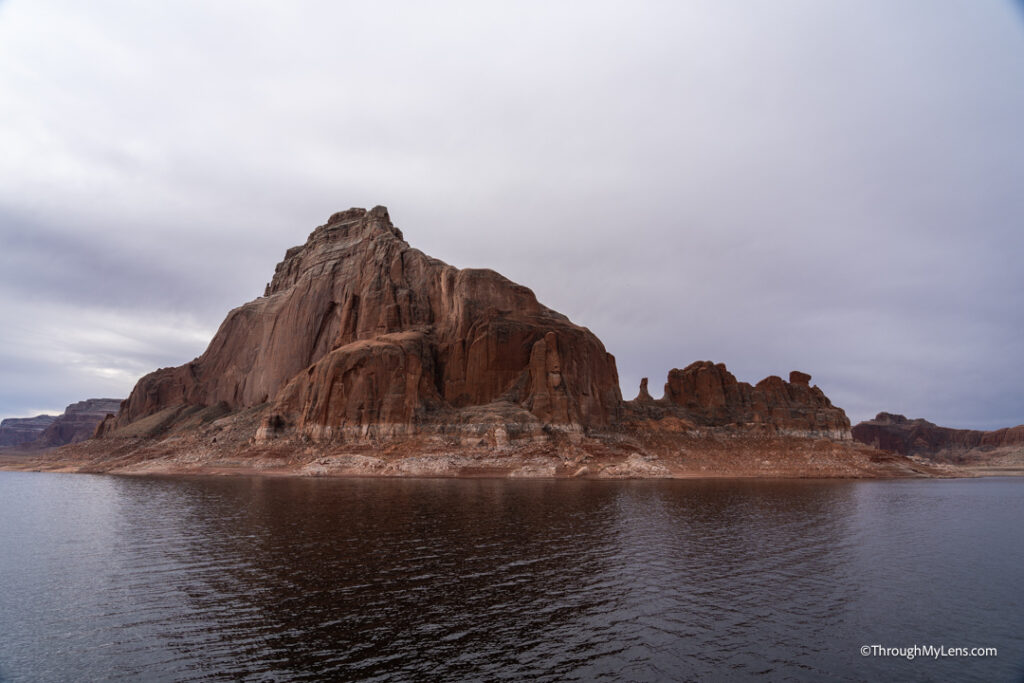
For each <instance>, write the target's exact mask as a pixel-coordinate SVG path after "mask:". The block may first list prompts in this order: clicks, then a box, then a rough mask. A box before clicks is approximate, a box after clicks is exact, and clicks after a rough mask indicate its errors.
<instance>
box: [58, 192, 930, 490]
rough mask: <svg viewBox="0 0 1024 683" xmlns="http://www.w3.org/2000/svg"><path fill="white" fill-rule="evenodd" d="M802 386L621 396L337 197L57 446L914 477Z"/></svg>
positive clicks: (686, 382)
mask: <svg viewBox="0 0 1024 683" xmlns="http://www.w3.org/2000/svg"><path fill="white" fill-rule="evenodd" d="M810 379H811V377H810V375H807V374H804V373H801V372H793V373H791V374H790V378H789V381H788V382H787V381H784V380H783V379H781V378H779V377H774V376H773V377H768V378H767V379H765V380H762V381H761V382H759V383H758V384H757V385H755V386H751V385H750V384H747V383H744V382H738V381H737V380H736V378H735V377H734V376H733V375H732V374H731V373H729V371H728V370H727V369H726V367H725V365H723V364H715V363H711V362H707V361H702V362H698V363H693V364H691V365H689V366H687V367H686V368H684V369H682V370H678V369H677V370H672V371H671V372H670V373H669V375H668V381H667V382H666V385H665V394H664V396H663V397H662V398H660V399H654V398H653V397H652V396H651V395H650V392H649V391H648V387H647V380H646V379H645V380H644V381H643V382H642V384H641V387H640V392H639V395H638V396H637V398H636V399H635V400H633V401H629V402H624V401H623V400H622V396H621V395H620V392H619V384H618V373H617V370H616V366H615V359H614V358H613V357H612V356H611V355H610V354H609V353H608V352H607V351H606V350H605V348H604V346H603V344H602V343H601V341H600V340H599V339H598V338H597V337H595V336H594V335H593V334H592V333H591V332H590V331H589V330H587V329H586V328H585V327H581V326H579V325H576V324H574V323H573V322H572V321H570V320H569V319H568V318H567V317H565V316H564V315H562V314H560V313H557V312H555V311H552V310H551V309H549V308H547V307H545V306H543V305H542V304H541V303H539V302H538V301H537V299H536V297H535V296H534V294H533V292H531V291H530V290H529V289H527V288H526V287H523V286H521V285H518V284H516V283H514V282H511V281H509V280H507V279H506V278H504V277H502V276H501V275H499V274H498V273H495V272H494V271H491V270H480V269H458V268H455V267H452V266H450V265H447V264H445V263H443V262H441V261H439V260H437V259H434V258H431V257H429V256H426V255H425V254H423V253H422V252H420V251H417V250H416V249H413V248H411V247H410V246H409V245H408V244H407V243H406V242H405V239H404V236H403V234H402V232H401V231H400V230H398V228H396V227H395V226H394V225H392V223H391V220H390V218H389V216H388V213H387V210H386V209H384V208H383V207H376V208H374V209H373V210H371V211H366V210H363V209H350V210H348V211H343V212H340V213H336V214H334V215H333V216H331V217H330V219H328V221H327V222H326V223H325V224H324V225H321V226H319V227H318V228H316V229H315V230H314V231H313V232H312V233H311V234H310V235H309V238H308V239H307V241H306V243H305V244H303V245H301V246H298V247H293V248H291V249H288V250H287V252H286V253H285V257H284V259H283V260H282V261H281V263H280V264H278V266H277V268H276V271H275V273H274V277H273V279H272V280H271V282H270V283H268V285H267V287H266V290H265V292H264V295H263V296H262V297H260V298H258V299H255V300H254V301H250V302H249V303H247V304H244V305H242V306H240V307H238V308H236V309H234V310H233V311H231V312H230V313H229V314H228V315H227V318H226V319H225V320H224V322H223V323H222V324H221V326H220V328H219V329H218V331H217V333H216V335H215V336H214V338H213V340H212V341H211V342H210V345H209V347H208V348H207V349H206V351H205V352H204V353H203V354H202V355H201V356H200V357H198V358H196V359H195V360H193V361H192V362H190V363H187V364H185V365H182V366H179V367H175V368H164V369H161V370H157V371H156V372H153V373H150V374H149V375H147V376H145V377H143V378H142V379H141V380H139V382H138V384H137V385H136V386H135V388H134V389H133V391H132V393H131V395H130V396H129V397H128V399H126V400H125V401H124V402H123V403H122V404H121V410H120V413H119V414H118V415H117V416H116V417H115V416H111V417H108V418H106V419H105V420H104V421H103V423H102V424H101V425H100V426H99V427H98V428H97V429H96V435H97V436H98V437H100V438H99V439H96V440H93V441H92V442H87V443H85V444H79V445H78V446H75V447H69V448H68V449H65V450H64V451H63V452H64V453H67V454H77V455H79V456H81V457H82V458H87V459H88V460H87V464H81V462H85V461H84V460H83V461H81V462H80V463H79V464H73V465H71V466H73V467H79V468H81V467H86V468H89V469H90V471H92V470H96V471H109V470H110V468H120V470H119V471H186V470H187V471H193V470H194V469H195V468H199V467H209V468H213V469H215V470H217V471H220V470H219V468H221V467H225V468H237V467H238V466H239V465H238V463H250V465H248V466H252V467H257V465H256V463H259V465H258V468H260V469H263V468H266V469H269V470H274V471H281V470H287V469H288V468H293V469H294V471H296V472H305V473H320V472H322V473H330V472H340V473H364V474H375V475H385V474H386V475H389V476H391V475H393V476H405V475H406V474H410V473H419V474H423V475H426V474H433V475H438V476H477V475H488V474H501V475H502V476H599V477H607V476H616V477H617V476H694V475H695V474H696V475H699V476H707V475H713V474H714V473H715V472H719V473H722V474H726V473H728V474H731V475H734V476H735V475H742V476H747V475H751V476H753V475H764V476H797V475H800V474H806V475H808V476H811V475H814V476H879V475H881V474H885V475H886V476H889V475H890V474H892V475H893V476H904V475H907V474H914V473H920V472H921V470H920V468H917V466H916V465H913V464H912V463H909V462H908V461H906V462H905V460H906V459H902V458H900V457H898V456H888V455H886V454H884V453H880V452H878V451H874V450H872V449H870V448H864V447H860V446H853V445H852V444H851V443H850V442H849V427H850V425H849V421H848V420H847V418H846V415H845V414H844V413H843V411H842V410H841V409H839V408H836V407H835V406H833V405H832V404H831V402H830V401H829V400H828V398H827V397H826V396H825V395H824V393H822V391H821V390H820V389H818V388H817V387H812V386H811V385H810ZM112 463H114V464H112ZM161 463H163V464H161ZM210 463H224V464H223V465H221V464H217V465H216V466H214V465H211V464H210ZM230 463H234V464H230ZM53 464H54V466H55V467H62V466H64V465H62V464H60V463H59V462H58V461H57V460H54V463H53ZM161 468H162V469H161Z"/></svg>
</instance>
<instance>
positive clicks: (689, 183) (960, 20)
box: [0, 0, 1024, 428]
mask: <svg viewBox="0 0 1024 683" xmlns="http://www.w3.org/2000/svg"><path fill="white" fill-rule="evenodd" d="M0 117H2V125H0V416H25V415H31V414H36V413H39V412H43V411H48V412H59V411H60V410H62V408H63V407H64V406H65V405H66V404H68V403H70V402H73V401H76V400H80V399H83V398H86V397H95V396H111V397H121V396H125V395H127V393H128V392H129V391H130V389H131V387H132V385H133V384H134V382H135V380H136V379H137V378H138V377H139V376H141V375H142V374H145V373H146V372H148V371H150V370H152V369H155V368H156V367H160V366H167V365H178V364H181V363H183V362H186V361H188V360H190V359H191V358H193V357H194V356H196V355H198V354H199V353H201V352H202V350H203V349H204V348H205V346H206V344H207V342H208V341H209V339H210V337H211V336H212V334H213V332H214V331H215V329H216V327H217V325H218V324H219V323H220V321H221V320H222V319H223V317H224V314H225V313H226V312H227V311H228V310H229V309H230V308H232V307H234V306H237V305H239V304H241V303H243V302H245V301H247V300H249V299H252V298H254V297H256V296H258V295H260V294H262V290H263V286H264V284H265V283H266V281H267V280H269V279H270V276H271V274H272V273H273V268H274V264H275V263H276V262H277V261H279V260H280V259H281V257H282V256H283V254H284V251H285V249H286V248H287V247H289V246H292V245H294V244H299V243H301V242H303V241H304V240H305V238H306V235H307V234H308V233H309V232H310V231H311V230H312V229H313V228H314V227H316V226H317V225H319V224H321V223H323V222H324V221H325V220H326V218H327V216H328V215H330V214H331V213H332V212H334V211H337V210H340V209H344V208H348V207H350V206H363V207H367V208H369V207H372V206H373V205H375V204H384V205H387V206H388V207H389V209H390V211H391V216H392V218H393V220H394V221H395V223H396V224H397V225H398V226H399V227H401V228H402V229H403V231H404V232H405V236H406V239H407V240H408V241H409V242H410V243H411V244H412V245H413V246H416V247H418V248H420V249H422V250H423V251H425V252H427V253H428V254H431V255H433V256H436V257H438V258H441V259H443V260H445V261H447V262H449V263H451V264H453V265H456V266H460V267H489V268H494V269H495V270H498V271H499V272H501V273H503V274H505V275H507V276H508V277H510V278H512V279H513V280H516V281H518V282H521V283H523V284H526V285H528V286H530V287H531V288H532V289H533V290H534V291H535V292H536V293H537V295H538V297H539V298H540V300H541V301H542V302H544V303H546V304H547V305H549V306H551V307H553V308H555V309H557V310H560V311H562V312H564V313H566V314H568V315H569V316H570V317H571V318H572V319H573V320H574V321H575V322H577V323H580V324H583V325H586V326H588V327H589V328H590V329H591V330H593V331H594V332H595V333H596V334H597V335H598V336H599V337H600V338H601V339H602V340H603V341H604V342H605V344H606V346H607V347H608V349H609V351H611V352H612V353H614V354H615V355H616V358H617V359H618V366H619V373H620V377H621V380H622V385H623V394H624V395H625V397H626V398H632V397H633V396H634V395H635V394H636V387H637V384H638V382H639V380H640V377H642V376H649V377H650V378H651V384H652V388H655V389H654V393H655V394H656V395H657V394H658V393H660V392H659V391H658V389H656V387H660V386H661V384H662V383H663V382H664V377H665V374H666V372H667V371H668V370H669V369H670V368H672V367H683V366H685V365H687V364H688V363H690V362H691V361H694V360H698V359H709V360H715V361H722V362H725V363H726V364H727V365H728V366H729V368H730V370H732V371H733V373H734V374H736V375H737V377H738V378H739V379H741V380H745V381H750V382H755V381H757V380H759V379H761V378H762V377H764V376H766V375H769V374H780V375H784V376H785V375H786V373H788V372H789V371H790V370H791V369H796V368H799V369H802V370H805V371H807V372H809V373H811V374H812V375H813V376H814V382H815V383H817V384H819V385H820V386H821V387H822V388H823V389H824V390H825V392H826V393H827V394H828V395H829V396H830V397H831V398H832V399H833V402H834V403H836V404H837V405H840V406H842V407H844V408H845V409H846V410H847V412H848V414H849V415H850V417H851V419H853V420H854V421H858V420H860V419H865V418H867V417H869V416H871V415H873V414H874V413H876V412H878V411H880V410H888V411H894V412H902V413H905V414H907V415H909V416H914V417H917V416H920V417H927V418H929V419H931V420H933V421H936V422H938V423H940V424H947V425H951V426H957V427H971V428H995V427H1000V426H1007V425H1013V424H1020V423H1024V388H1022V387H1024V353H1022V347H1024V308H1022V305H1021V292H1022V291H1024V136H1022V135H1021V133H1020V130H1021V122H1022V121H1024V12H1022V11H1021V7H1020V5H1018V4H1015V3H1013V2H1010V1H1009V0H1005V1H996V0H992V1H971V2H967V1H963V0H960V1H945V0H920V1H913V0H906V1H901V2H893V1H892V0H870V1H869V0H848V1H840V0H834V1H830V2H821V1H820V0H763V1H748V0H744V1H736V2H730V1H726V0H706V1H704V0H688V1H686V2H648V3H643V2H598V1H593V0H589V1H587V2H560V3H552V2H538V3H531V2H508V3H499V2H486V3H481V2H468V1H467V2H458V3H439V2H432V3H417V2H409V3H401V2H358V3H356V2H352V3H346V2H324V3H315V2H291V3H281V2H269V1H266V2H260V1H254V0H247V1H246V2H241V1H239V2H227V1H225V2H216V3H210V2H208V1H206V0H200V1H192V0H178V1H176V2H173V3H171V2H138V1H137V0H124V1H117V0H113V1H111V0H96V1H94V2H88V3H83V2H77V1H72V0H66V1H62V0H56V1H53V0H0Z"/></svg>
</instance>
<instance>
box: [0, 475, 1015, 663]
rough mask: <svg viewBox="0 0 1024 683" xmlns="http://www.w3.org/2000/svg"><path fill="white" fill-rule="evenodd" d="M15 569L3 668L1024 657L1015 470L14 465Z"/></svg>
mask: <svg viewBox="0 0 1024 683" xmlns="http://www.w3.org/2000/svg"><path fill="white" fill-rule="evenodd" d="M0 581H2V585H0V680H3V681H59V680H67V681H82V680H90V681H98V680H145V681H160V680H238V679H244V680H323V679H335V680H337V679H341V680H347V679H360V680H381V681H383V680H388V681H392V680H408V681H414V680H415V681H420V680H438V679H441V680H488V681H490V680H524V679H537V680H582V681H592V680H615V681H618V680H641V681H643V680H688V679H691V680H692V679H699V680H744V679H747V678H751V677H759V676H763V677H766V678H767V679H770V680H807V681H818V680H823V679H830V680H851V681H876V680H879V679H882V680H977V681H1001V680H1006V681H1011V680H1022V679H1024V480H1022V479H985V480H958V481H864V482H844V481H831V482H823V481H787V482H780V481H735V480H731V481H668V482H656V481H637V482H604V481H506V480H461V481H459V480H373V479H356V480H338V479H333V480H332V479H298V478H279V479H277V478H260V477H207V478H199V477H196V478H190V477H152V478H131V477H114V476H92V475H62V474H33V473H18V472H0ZM915 644H916V645H922V646H923V645H934V646H945V647H947V648H950V647H968V648H970V647H994V648H997V650H998V655H996V656H990V657H947V658H940V659H934V658H930V657H925V656H919V657H917V658H915V659H913V660H908V659H907V658H905V657H882V656H877V657H876V656H862V655H861V654H860V648H861V647H862V646H864V645H868V646H872V645H881V646H884V647H908V646H913V645H915Z"/></svg>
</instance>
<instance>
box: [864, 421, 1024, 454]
mask: <svg viewBox="0 0 1024 683" xmlns="http://www.w3.org/2000/svg"><path fill="white" fill-rule="evenodd" d="M853 438H854V439H856V440H857V441H859V442H861V443H863V444H867V445H870V446H872V447H874V448H878V449H881V450H883V451H889V452H891V453H899V454H901V455H918V456H922V457H924V458H928V459H931V460H936V461H942V462H967V461H971V460H982V459H985V458H986V456H987V455H991V454H994V453H995V452H996V451H999V452H1000V454H1005V453H1006V451H1007V450H1017V451H1024V425H1018V426H1016V427H1008V428H1004V429H997V430H994V431H989V432H985V431H977V430H972V429H951V428H949V427H940V426H938V425H936V424H934V423H932V422H928V421H927V420H924V419H920V418H918V419H914V420H909V419H907V418H906V417H904V416H903V415H895V414H892V413H879V414H878V415H876V416H875V419H873V420H866V421H864V422H861V423H859V424H857V425H856V426H855V427H854V428H853Z"/></svg>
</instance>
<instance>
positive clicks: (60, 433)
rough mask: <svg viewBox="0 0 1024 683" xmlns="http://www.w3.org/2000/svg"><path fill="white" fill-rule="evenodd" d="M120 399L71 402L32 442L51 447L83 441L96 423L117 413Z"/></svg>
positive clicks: (94, 428) (38, 445) (90, 434)
mask: <svg viewBox="0 0 1024 683" xmlns="http://www.w3.org/2000/svg"><path fill="white" fill-rule="evenodd" d="M120 408H121V399H117V398H88V399H86V400H84V401H79V402H78V403H72V404H71V405H69V406H68V407H67V408H65V409H64V413H63V414H61V415H59V416H58V417H57V419H55V420H54V421H53V423H52V424H51V425H50V426H48V427H47V428H46V429H45V430H44V431H43V432H42V433H41V434H40V435H39V438H38V439H36V441H35V443H34V444H33V445H34V446H35V447H38V448H52V447H54V446H63V445H65V444H69V443H78V442H79V441H84V440H85V439H88V438H89V437H91V436H92V435H93V433H94V432H95V431H96V427H97V425H99V424H100V422H102V421H103V420H104V418H106V417H107V416H108V415H117V413H118V411H119V410H120Z"/></svg>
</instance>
